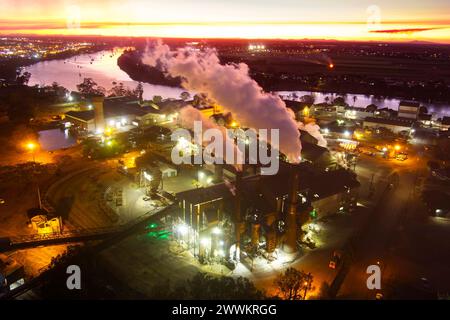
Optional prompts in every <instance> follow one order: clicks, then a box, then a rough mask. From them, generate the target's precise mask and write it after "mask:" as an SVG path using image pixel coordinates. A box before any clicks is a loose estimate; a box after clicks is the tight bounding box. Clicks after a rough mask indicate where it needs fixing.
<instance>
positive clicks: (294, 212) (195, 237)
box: [174, 162, 359, 261]
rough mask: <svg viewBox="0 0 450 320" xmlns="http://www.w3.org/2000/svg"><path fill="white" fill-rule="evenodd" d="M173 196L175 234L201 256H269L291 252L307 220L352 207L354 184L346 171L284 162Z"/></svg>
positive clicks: (345, 210) (355, 183) (350, 174)
mask: <svg viewBox="0 0 450 320" xmlns="http://www.w3.org/2000/svg"><path fill="white" fill-rule="evenodd" d="M236 177H237V178H236V180H235V181H233V182H225V183H220V184H216V185H212V186H209V187H206V188H199V189H192V190H188V191H184V192H180V193H178V194H176V198H177V199H178V203H179V211H178V223H177V224H176V225H175V226H174V234H175V237H176V238H177V239H178V240H179V241H181V242H183V243H184V244H186V245H187V246H188V247H189V248H190V249H191V250H192V252H193V253H194V255H196V256H197V257H198V258H199V259H200V260H204V259H217V258H218V259H222V258H223V259H226V260H234V261H240V260H242V259H245V257H248V256H249V255H252V254H255V253H256V252H258V253H262V255H263V256H264V257H265V258H267V259H268V260H273V259H275V258H276V255H277V252H278V251H279V250H282V251H283V252H286V253H288V254H289V253H296V252H297V251H298V249H299V243H301V242H302V241H303V240H304V239H303V237H304V234H303V231H302V226H304V225H305V224H306V223H307V222H308V221H311V220H313V219H317V218H319V217H324V216H327V215H330V214H334V213H338V212H349V211H352V210H353V209H354V208H355V206H356V201H357V196H358V189H359V182H358V181H357V180H356V177H355V175H354V174H353V173H351V172H350V171H347V170H344V169H339V170H333V171H320V170H317V169H315V168H314V167H313V166H312V165H311V164H310V163H306V162H304V163H301V164H299V165H290V164H286V163H284V164H283V165H282V168H281V169H280V172H279V173H278V174H277V175H274V176H261V175H253V176H247V177H242V176H241V177H240V175H239V173H237V174H236Z"/></svg>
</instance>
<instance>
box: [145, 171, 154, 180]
mask: <svg viewBox="0 0 450 320" xmlns="http://www.w3.org/2000/svg"><path fill="white" fill-rule="evenodd" d="M144 178H145V179H146V180H148V181H152V180H153V177H152V176H151V175H150V174H148V173H147V172H146V171H144Z"/></svg>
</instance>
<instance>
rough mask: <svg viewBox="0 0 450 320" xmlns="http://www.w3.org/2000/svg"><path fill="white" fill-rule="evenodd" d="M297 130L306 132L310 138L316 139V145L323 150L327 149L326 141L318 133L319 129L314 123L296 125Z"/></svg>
mask: <svg viewBox="0 0 450 320" xmlns="http://www.w3.org/2000/svg"><path fill="white" fill-rule="evenodd" d="M298 128H299V129H301V130H303V131H306V132H308V133H309V134H310V135H311V136H313V137H314V138H316V139H317V145H318V146H320V147H323V148H326V147H327V140H326V139H325V138H324V137H323V135H322V133H321V132H320V127H319V126H318V125H317V124H315V123H307V124H303V123H302V122H299V123H298Z"/></svg>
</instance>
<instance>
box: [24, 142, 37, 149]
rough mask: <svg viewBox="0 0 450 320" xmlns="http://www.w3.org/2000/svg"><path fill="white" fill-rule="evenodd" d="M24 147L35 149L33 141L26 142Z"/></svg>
mask: <svg viewBox="0 0 450 320" xmlns="http://www.w3.org/2000/svg"><path fill="white" fill-rule="evenodd" d="M26 148H27V149H28V150H29V151H34V150H35V149H36V144H35V143H34V142H28V143H27V144H26Z"/></svg>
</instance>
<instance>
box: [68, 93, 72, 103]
mask: <svg viewBox="0 0 450 320" xmlns="http://www.w3.org/2000/svg"><path fill="white" fill-rule="evenodd" d="M67 100H69V101H70V102H72V101H73V97H72V96H71V95H70V94H69V96H68V97H67Z"/></svg>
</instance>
